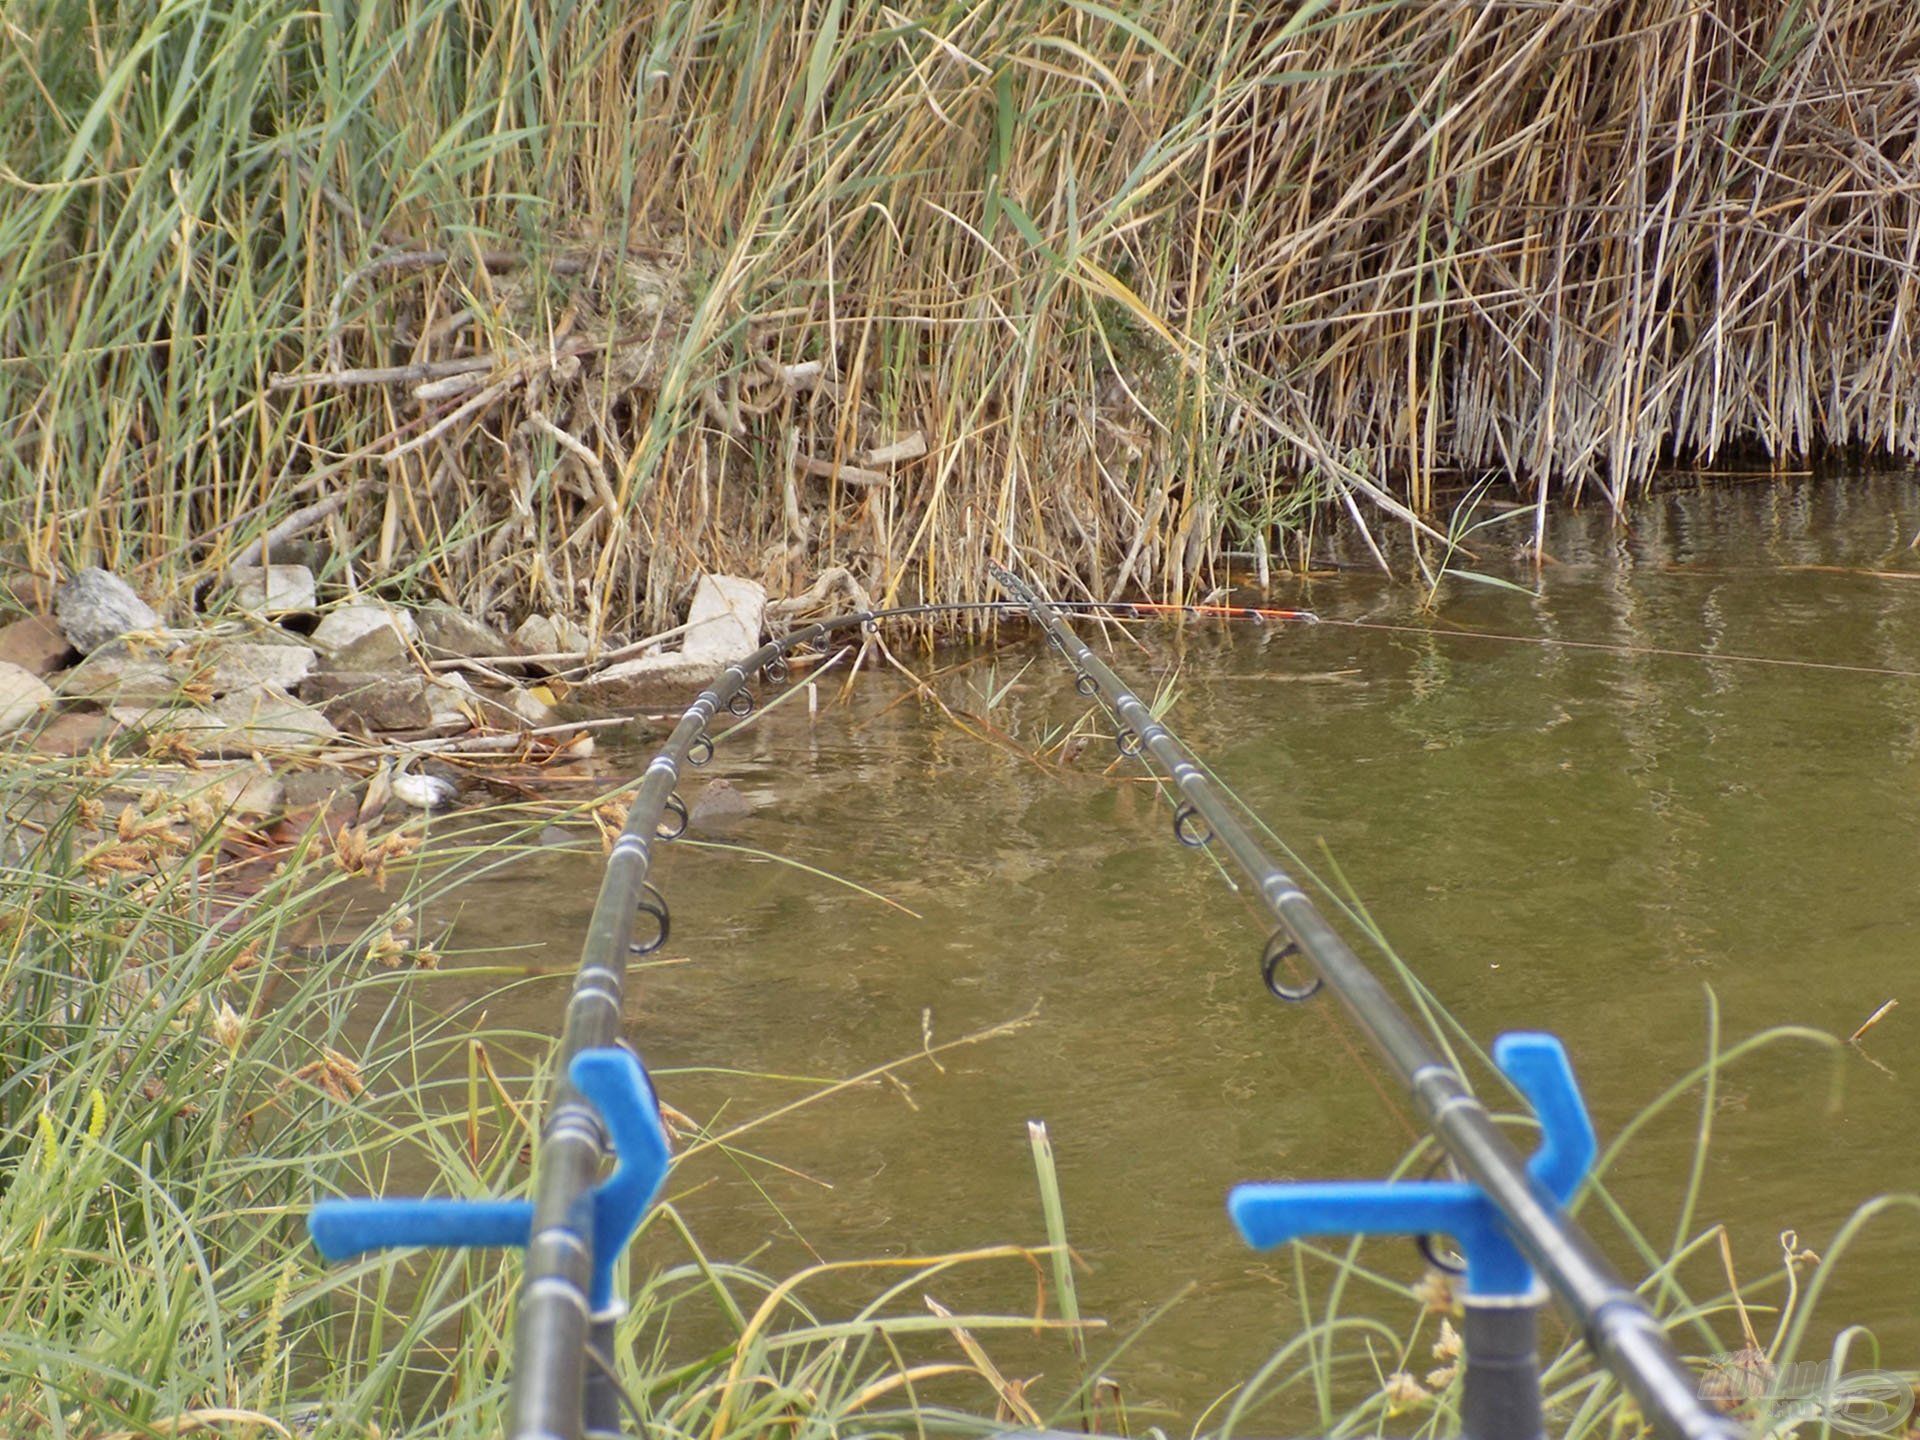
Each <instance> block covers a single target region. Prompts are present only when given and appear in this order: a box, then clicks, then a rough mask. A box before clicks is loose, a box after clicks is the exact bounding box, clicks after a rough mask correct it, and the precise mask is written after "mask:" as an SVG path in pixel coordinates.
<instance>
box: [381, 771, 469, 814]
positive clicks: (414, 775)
mask: <svg viewBox="0 0 1920 1440" xmlns="http://www.w3.org/2000/svg"><path fill="white" fill-rule="evenodd" d="M391 784H392V787H393V798H394V799H396V800H398V801H399V802H400V803H401V804H403V805H411V806H412V807H413V808H414V809H416V810H444V809H445V808H446V807H447V806H449V805H451V804H452V803H453V802H454V801H455V800H457V799H459V798H460V787H459V786H458V785H457V784H455V783H454V782H453V781H452V780H449V779H447V778H446V777H445V776H444V775H436V774H432V773H430V772H428V771H426V770H421V771H418V772H416V771H412V770H408V769H405V768H401V769H398V770H395V771H394V773H393V778H392V781H391Z"/></svg>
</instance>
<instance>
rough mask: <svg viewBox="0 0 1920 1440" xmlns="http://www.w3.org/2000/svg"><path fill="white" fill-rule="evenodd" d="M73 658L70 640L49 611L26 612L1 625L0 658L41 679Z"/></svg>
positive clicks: (62, 667) (61, 668)
mask: <svg viewBox="0 0 1920 1440" xmlns="http://www.w3.org/2000/svg"><path fill="white" fill-rule="evenodd" d="M73 658H74V652H73V642H72V641H71V640H69V639H67V632H66V631H64V630H62V629H61V628H60V623H59V622H58V621H57V620H55V619H54V618H53V617H52V616H51V615H29V616H28V617H27V618H26V619H24V620H16V621H14V622H13V623H12V624H11V625H0V660H4V661H5V662H6V663H7V664H9V665H18V666H19V667H20V668H21V669H22V670H27V671H30V672H32V673H33V674H35V675H38V676H40V677H41V678H42V679H44V678H46V677H47V676H49V675H51V674H53V672H54V671H56V670H64V669H66V668H67V666H68V664H69V663H71V661H72V660H73Z"/></svg>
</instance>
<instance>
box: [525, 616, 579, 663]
mask: <svg viewBox="0 0 1920 1440" xmlns="http://www.w3.org/2000/svg"><path fill="white" fill-rule="evenodd" d="M513 648H514V649H516V650H518V651H519V652H520V653H521V654H522V655H578V654H581V653H583V652H584V651H585V650H586V648H587V632H586V631H584V630H582V629H581V628H580V627H579V626H578V625H576V624H574V623H573V622H572V621H571V620H568V619H566V618H565V617H564V616H560V615H529V616H528V617H527V618H526V619H524V620H522V621H521V622H520V627H519V628H518V629H517V630H515V631H514V632H513Z"/></svg>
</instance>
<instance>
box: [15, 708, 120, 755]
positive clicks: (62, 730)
mask: <svg viewBox="0 0 1920 1440" xmlns="http://www.w3.org/2000/svg"><path fill="white" fill-rule="evenodd" d="M112 733H113V719H112V717H111V716H107V715H101V714H98V713H95V712H92V711H75V712H73V713H71V714H67V715H56V716H54V717H53V719H51V720H49V721H48V722H47V723H46V724H45V725H43V726H41V727H40V731H39V733H38V734H36V735H35V736H34V737H33V749H34V752H35V753H36V754H39V755H61V756H66V757H68V758H71V757H73V756H75V755H84V754H86V753H87V752H88V751H89V750H92V749H94V748H95V747H96V746H98V745H100V744H101V743H103V742H104V741H105V740H106V738H107V737H108V736H109V735H111V734H112Z"/></svg>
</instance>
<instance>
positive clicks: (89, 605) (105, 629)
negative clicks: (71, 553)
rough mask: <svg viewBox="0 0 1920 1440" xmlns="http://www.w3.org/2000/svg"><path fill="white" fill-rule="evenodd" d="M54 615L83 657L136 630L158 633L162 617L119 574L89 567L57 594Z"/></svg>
mask: <svg viewBox="0 0 1920 1440" xmlns="http://www.w3.org/2000/svg"><path fill="white" fill-rule="evenodd" d="M53 614H54V618H55V619H56V620H57V621H59V623H60V628H61V630H62V631H64V632H65V634H66V637H67V639H69V640H71V641H72V642H73V648H74V649H76V650H78V651H79V652H80V653H81V654H83V655H88V654H92V653H93V652H94V651H95V650H98V649H99V648H100V647H101V646H102V645H105V644H107V643H108V642H109V641H111V640H117V639H119V638H120V637H121V636H122V635H125V634H127V633H129V632H130V631H134V630H158V629H159V628H160V615H159V612H158V611H156V610H155V609H154V608H153V607H152V606H151V605H149V604H147V602H146V601H144V600H142V599H141V598H140V597H139V596H138V595H136V594H134V593H133V587H132V586H130V585H128V584H127V582H126V581H124V580H122V579H121V578H120V577H119V576H118V575H114V574H112V573H110V572H109V571H106V570H101V569H98V568H95V567H89V568H87V569H85V570H76V571H75V572H74V574H73V577H72V578H71V579H69V580H68V581H67V582H66V583H65V584H63V585H61V587H60V588H59V589H58V590H56V591H55V592H54V596H53Z"/></svg>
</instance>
